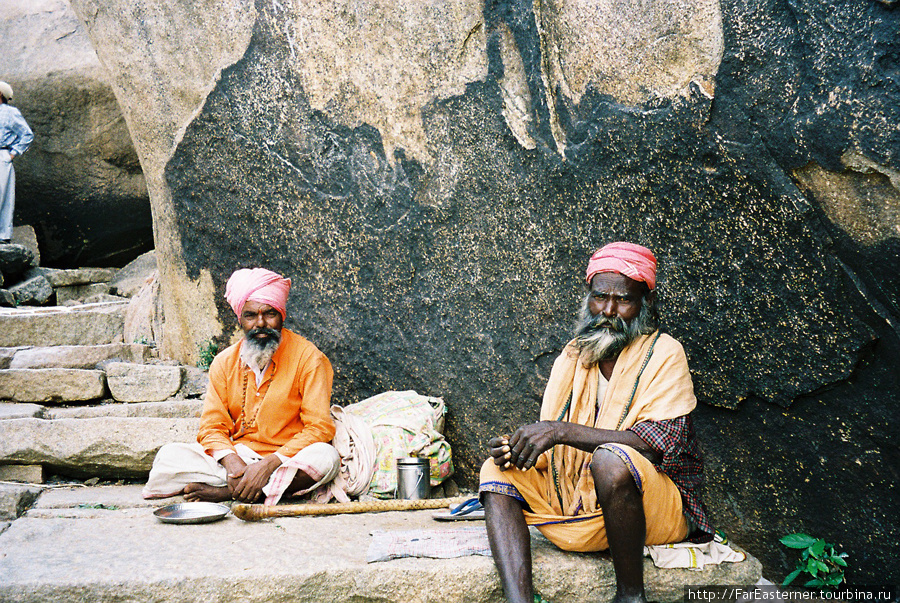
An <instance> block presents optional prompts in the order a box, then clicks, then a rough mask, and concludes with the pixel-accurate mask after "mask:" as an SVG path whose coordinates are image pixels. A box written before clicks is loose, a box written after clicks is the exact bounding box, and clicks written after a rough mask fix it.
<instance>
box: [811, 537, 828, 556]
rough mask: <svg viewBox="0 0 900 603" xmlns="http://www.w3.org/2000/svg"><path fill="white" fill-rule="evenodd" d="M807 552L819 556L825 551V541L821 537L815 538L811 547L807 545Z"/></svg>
mask: <svg viewBox="0 0 900 603" xmlns="http://www.w3.org/2000/svg"><path fill="white" fill-rule="evenodd" d="M809 552H810V554H812V555H813V556H814V557H821V556H822V553H824V552H825V541H824V540H822V539H821V538H820V539H818V540H816V541H815V543H813V545H812V546H811V547H809Z"/></svg>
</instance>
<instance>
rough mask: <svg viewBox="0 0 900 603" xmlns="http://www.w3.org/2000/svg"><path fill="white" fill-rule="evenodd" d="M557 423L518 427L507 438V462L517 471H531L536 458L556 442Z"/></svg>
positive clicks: (542, 422) (543, 422)
mask: <svg viewBox="0 0 900 603" xmlns="http://www.w3.org/2000/svg"><path fill="white" fill-rule="evenodd" d="M558 427H559V422H557V421H541V422H540V423H532V424H530V425H523V426H522V427H519V428H518V429H517V430H516V432H515V433H514V434H512V436H511V437H510V438H509V452H510V457H509V462H510V463H512V464H513V465H515V466H516V467H518V468H519V469H531V468H532V467H534V464H535V463H536V462H537V459H538V457H539V456H540V455H541V454H543V453H544V452H545V451H547V450H550V449H551V448H552V447H553V446H555V445H556V444H557V443H558V442H557V439H558Z"/></svg>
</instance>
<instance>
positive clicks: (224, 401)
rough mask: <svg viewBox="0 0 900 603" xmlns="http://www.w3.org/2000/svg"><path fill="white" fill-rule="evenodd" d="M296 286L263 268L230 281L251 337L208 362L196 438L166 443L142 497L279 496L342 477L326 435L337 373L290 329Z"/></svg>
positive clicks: (270, 499)
mask: <svg viewBox="0 0 900 603" xmlns="http://www.w3.org/2000/svg"><path fill="white" fill-rule="evenodd" d="M290 285H291V281H290V279H285V278H282V277H281V276H280V275H278V274H276V273H274V272H271V271H269V270H265V269H263V268H254V269H252V270H250V269H243V270H238V271H236V272H235V273H234V274H233V275H232V276H231V278H230V279H229V280H228V284H227V286H226V289H225V297H226V299H227V300H228V303H229V304H230V305H231V307H232V308H233V309H234V312H235V314H236V315H237V317H238V322H239V323H240V325H241V328H242V329H243V331H244V337H243V339H241V341H239V342H238V343H236V344H234V345H232V346H230V347H229V348H227V349H226V350H224V351H223V352H221V353H220V354H218V355H217V356H216V357H215V359H214V360H213V362H212V365H211V366H210V370H209V387H208V389H207V392H206V399H205V401H204V405H203V413H202V415H201V417H200V431H199V433H198V435H197V443H196V444H179V443H173V444H167V445H165V446H163V447H162V448H161V449H160V451H159V452H158V453H157V456H156V459H155V460H154V462H153V468H152V469H151V471H150V477H149V479H148V482H147V486H146V487H145V488H144V492H143V494H144V497H145V498H159V497H165V496H174V495H176V494H184V497H185V500H188V501H222V500H231V499H234V500H238V501H242V502H262V500H263V499H265V502H266V504H274V503H276V502H277V501H278V500H279V499H280V498H281V497H282V496H285V495H292V494H305V493H307V492H309V491H312V490H314V489H316V488H318V487H320V486H323V485H324V484H327V483H328V482H330V481H331V480H332V479H334V477H335V476H336V475H337V473H338V471H339V469H340V455H339V454H338V453H337V451H336V450H335V449H334V447H332V446H331V445H330V444H329V443H328V442H330V441H331V439H332V437H334V432H335V427H334V423H333V421H332V420H331V414H330V401H331V382H332V377H333V374H334V373H333V371H332V368H331V363H330V362H329V361H328V358H326V357H325V355H324V354H323V353H322V352H320V351H319V350H318V349H317V348H316V346H314V345H313V344H312V343H310V342H309V341H307V340H306V339H304V338H303V337H301V336H300V335H297V334H296V333H294V332H292V331H290V330H288V329H285V328H283V322H284V319H285V318H286V310H285V306H286V304H287V297H288V292H289V291H290Z"/></svg>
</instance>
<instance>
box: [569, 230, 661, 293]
mask: <svg viewBox="0 0 900 603" xmlns="http://www.w3.org/2000/svg"><path fill="white" fill-rule="evenodd" d="M600 272H618V273H619V274H624V275H625V276H627V277H628V278H630V279H634V280H636V281H643V282H645V283H647V287H649V288H650V290H651V291H653V289H654V287H656V258H655V257H653V253H652V252H651V251H650V250H649V249H647V248H646V247H641V246H640V245H635V244H634V243H625V242H624V241H622V242H618V243H610V244H609V245H606V246H604V247H602V248H600V249H598V250H597V251H595V252H594V255H592V256H591V260H590V261H589V262H588V267H587V277H586V278H587V284H588V286H590V285H591V279H592V278H594V275H595V274H598V273H600Z"/></svg>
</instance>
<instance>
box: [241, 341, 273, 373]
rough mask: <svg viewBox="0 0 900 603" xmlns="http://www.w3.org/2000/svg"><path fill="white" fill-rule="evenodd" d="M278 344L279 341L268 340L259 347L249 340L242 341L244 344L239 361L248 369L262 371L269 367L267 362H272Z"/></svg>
mask: <svg viewBox="0 0 900 603" xmlns="http://www.w3.org/2000/svg"><path fill="white" fill-rule="evenodd" d="M280 343H281V342H280V341H272V340H269V341H268V342H267V343H266V344H264V345H259V344H258V343H256V342H255V341H253V340H251V339H244V344H243V345H242V346H241V360H243V361H244V363H245V364H246V365H247V366H249V367H250V368H254V369H256V370H257V371H263V370H265V368H266V367H267V366H269V361H271V360H272V356H274V355H275V351H276V350H277V349H278V345H279V344H280Z"/></svg>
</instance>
